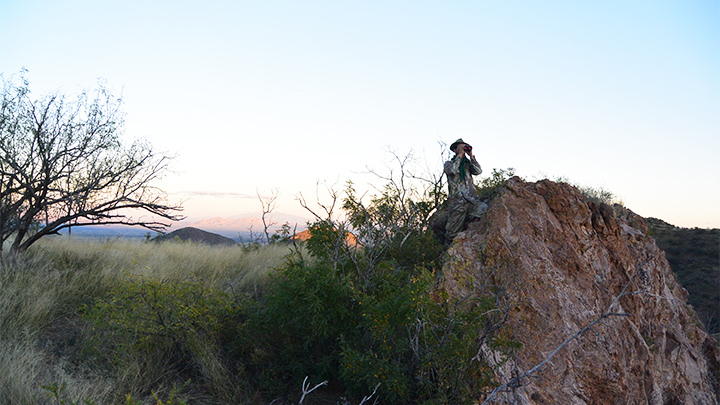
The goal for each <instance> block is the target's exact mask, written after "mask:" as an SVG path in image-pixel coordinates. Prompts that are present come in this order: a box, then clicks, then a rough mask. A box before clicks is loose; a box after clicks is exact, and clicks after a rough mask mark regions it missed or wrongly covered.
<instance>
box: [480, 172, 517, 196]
mask: <svg viewBox="0 0 720 405" xmlns="http://www.w3.org/2000/svg"><path fill="white" fill-rule="evenodd" d="M514 176H515V169H514V168H512V167H508V168H507V169H495V168H494V169H493V171H492V174H491V175H490V177H486V178H484V179H482V180H481V181H480V184H479V186H477V187H476V190H477V193H478V198H479V199H480V200H482V201H486V200H492V199H493V198H495V197H496V196H497V195H498V193H500V190H501V189H502V188H503V187H505V183H507V181H508V180H510V179H511V178H512V177H514Z"/></svg>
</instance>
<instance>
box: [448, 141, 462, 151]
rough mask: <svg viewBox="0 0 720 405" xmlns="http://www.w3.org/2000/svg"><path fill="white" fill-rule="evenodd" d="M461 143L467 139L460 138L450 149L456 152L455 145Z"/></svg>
mask: <svg viewBox="0 0 720 405" xmlns="http://www.w3.org/2000/svg"><path fill="white" fill-rule="evenodd" d="M461 143H465V141H463V140H462V138H459V139H458V140H457V141H455V142H453V143H452V145H450V150H451V151H453V152H455V147H456V146H458V145H459V144H461Z"/></svg>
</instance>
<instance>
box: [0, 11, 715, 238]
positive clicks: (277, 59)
mask: <svg viewBox="0 0 720 405" xmlns="http://www.w3.org/2000/svg"><path fill="white" fill-rule="evenodd" d="M22 67H25V68H27V69H28V70H29V74H28V77H29V79H30V81H31V89H32V90H33V92H34V93H35V94H42V93H45V92H47V91H51V90H56V89H61V90H62V91H66V92H75V91H77V90H79V89H80V88H82V87H91V86H93V85H94V84H95V82H96V80H97V78H104V79H106V80H107V81H108V83H109V84H110V85H111V86H113V87H115V88H116V89H118V91H119V90H121V89H122V91H123V94H124V96H125V103H126V104H125V111H126V112H127V113H128V116H127V128H126V133H127V135H128V136H129V137H130V138H133V137H144V138H147V139H149V140H150V141H151V142H152V143H153V144H154V145H155V146H156V147H157V148H158V149H160V150H166V151H170V152H171V153H173V154H176V155H177V158H176V159H175V161H174V163H173V167H174V169H175V170H176V171H177V174H176V175H171V176H168V177H167V178H166V179H164V180H163V183H162V184H161V187H163V188H165V189H166V190H167V191H168V192H170V193H171V198H173V199H185V198H188V197H190V200H188V201H187V202H186V203H185V206H186V208H187V210H186V214H187V215H188V216H189V217H190V218H189V219H191V220H195V219H201V218H207V217H214V216H220V217H236V216H238V215H240V214H242V213H246V212H252V211H257V210H258V208H259V203H258V202H257V200H256V198H255V193H256V191H257V190H259V191H260V192H262V193H265V192H267V191H269V190H270V189H273V188H279V189H280V191H281V193H282V194H281V199H280V200H279V202H280V206H279V208H278V210H279V211H283V212H287V213H294V214H302V213H303V211H302V208H300V207H299V205H298V204H297V203H296V202H295V201H294V199H293V198H294V196H295V195H296V193H298V192H303V194H305V195H306V196H308V197H311V198H312V197H314V192H315V185H316V183H317V181H319V180H320V181H322V180H327V181H329V182H330V183H335V182H339V186H342V184H343V183H344V181H345V180H348V179H356V180H357V181H362V177H361V176H360V175H358V174H357V173H358V172H361V171H363V170H364V168H365V166H366V165H371V166H380V165H381V164H382V161H383V160H384V159H386V158H387V157H388V156H387V154H386V153H385V152H384V149H385V147H387V146H389V147H391V148H394V149H396V150H397V151H398V153H401V154H404V153H405V152H407V151H408V150H409V149H410V148H412V149H414V150H415V151H416V152H417V155H418V156H423V155H427V156H428V160H429V161H430V163H431V164H432V165H437V163H438V162H439V158H438V153H439V152H438V151H439V149H438V146H437V145H438V141H444V142H446V143H448V144H449V143H451V142H452V141H454V140H455V139H457V138H459V137H462V138H464V139H465V140H466V141H468V142H469V143H471V144H473V145H474V146H475V150H476V154H477V156H478V159H479V160H480V163H481V165H482V166H483V168H484V170H485V174H489V173H490V172H491V171H492V168H494V167H495V168H505V167H514V168H516V169H517V171H518V174H520V175H522V176H524V177H525V178H527V179H535V178H539V177H542V176H548V177H551V178H552V177H557V176H563V177H566V178H569V179H570V180H572V181H574V182H577V183H581V184H585V185H589V186H601V187H603V188H605V189H608V190H610V191H612V192H614V193H615V194H617V195H618V196H619V197H620V198H622V199H623V201H624V203H625V205H626V206H627V207H628V208H630V209H632V210H633V211H635V212H637V213H638V214H640V215H643V216H653V217H659V218H662V219H664V220H666V221H668V222H670V223H672V224H675V225H679V226H686V227H694V226H698V227H716V228H718V227H720V5H719V3H718V2H717V1H692V0H688V1H602V2H593V3H591V2H578V1H543V2H519V1H518V2H513V1H507V2H506V1H503V2H500V1H456V2H439V1H436V2H428V1H412V2H410V1H406V2H405V1H403V2H400V1H397V2H387V1H382V2H380V1H363V2H358V1H355V2H339V1H334V2H330V1H304V2H300V1H252V2H250V1H247V2H244V1H232V2H231V1H203V2H197V3H194V2H183V1H172V2H170V1H168V2H160V1H157V2H152V1H122V2H117V1H114V2H107V1H64V2H62V1H60V2H59V1H33V0H23V1H9V0H0V72H2V73H4V75H6V76H7V75H10V74H12V73H16V72H18V71H19V70H20V69H21V68H22ZM434 167H437V169H438V170H439V165H437V166H434Z"/></svg>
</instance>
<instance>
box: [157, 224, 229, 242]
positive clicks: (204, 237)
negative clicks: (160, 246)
mask: <svg viewBox="0 0 720 405" xmlns="http://www.w3.org/2000/svg"><path fill="white" fill-rule="evenodd" d="M176 238H177V239H176ZM152 240H153V242H173V241H175V240H179V241H181V242H193V243H202V244H205V245H211V246H213V245H219V246H234V245H237V244H238V243H237V242H235V241H234V240H232V239H230V238H226V237H224V236H222V235H218V234H215V233H211V232H207V231H203V230H202V229H197V228H193V227H185V228H180V229H178V230H175V231H172V232H170V233H167V234H165V235H160V236H157V237H155V238H153V239H152Z"/></svg>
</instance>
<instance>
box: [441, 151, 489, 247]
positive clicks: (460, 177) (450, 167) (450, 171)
mask: <svg viewBox="0 0 720 405" xmlns="http://www.w3.org/2000/svg"><path fill="white" fill-rule="evenodd" d="M450 150H451V151H453V152H454V153H455V156H454V157H453V158H452V159H451V160H448V161H447V162H445V166H444V171H445V175H447V179H448V222H447V225H445V243H446V244H450V242H452V241H453V239H455V236H456V235H457V234H458V232H460V231H462V230H463V229H464V228H465V224H466V222H467V221H468V220H469V219H470V220H471V219H473V218H479V217H480V216H482V214H483V213H485V211H486V210H487V208H488V206H487V204H485V203H484V202H482V201H480V200H479V199H478V197H477V191H476V190H475V183H473V179H472V176H477V175H479V174H480V173H482V168H481V167H480V163H478V161H477V159H475V155H474V154H473V152H472V146H470V145H468V144H467V143H465V141H463V140H462V138H460V139H458V140H457V141H455V142H453V143H452V145H450Z"/></svg>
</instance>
